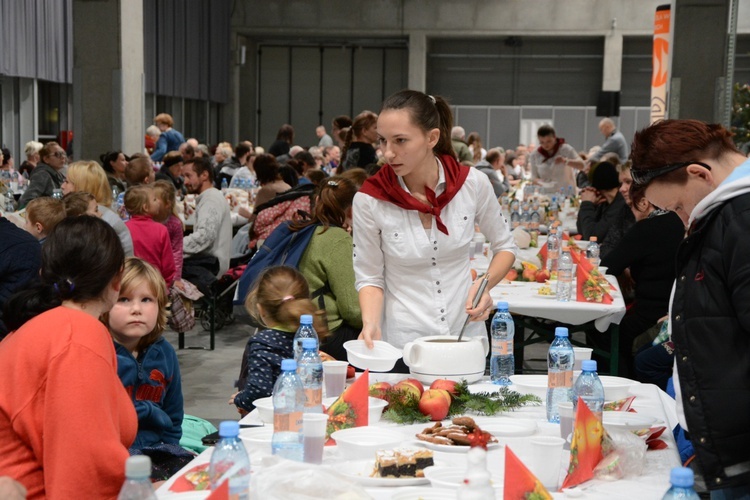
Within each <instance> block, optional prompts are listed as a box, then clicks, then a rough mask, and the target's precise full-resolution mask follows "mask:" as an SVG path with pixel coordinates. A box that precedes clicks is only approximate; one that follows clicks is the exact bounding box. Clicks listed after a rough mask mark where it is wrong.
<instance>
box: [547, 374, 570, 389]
mask: <svg viewBox="0 0 750 500" xmlns="http://www.w3.org/2000/svg"><path fill="white" fill-rule="evenodd" d="M547 387H549V388H550V389H557V388H558V387H568V388H570V387H573V370H566V371H564V372H549V373H548V374H547Z"/></svg>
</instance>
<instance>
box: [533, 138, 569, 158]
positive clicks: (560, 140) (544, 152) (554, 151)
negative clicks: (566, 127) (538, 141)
mask: <svg viewBox="0 0 750 500" xmlns="http://www.w3.org/2000/svg"><path fill="white" fill-rule="evenodd" d="M563 144H565V139H563V138H562V137H558V138H557V142H556V143H555V147H554V148H553V149H552V152H551V153H548V152H547V150H546V149H544V148H543V147H541V146H539V147H538V148H537V152H538V153H539V154H540V155H542V156H543V157H544V161H547V160H549V159H550V158H552V157H553V156H555V155H556V154H557V151H558V150H559V149H560V146H562V145H563Z"/></svg>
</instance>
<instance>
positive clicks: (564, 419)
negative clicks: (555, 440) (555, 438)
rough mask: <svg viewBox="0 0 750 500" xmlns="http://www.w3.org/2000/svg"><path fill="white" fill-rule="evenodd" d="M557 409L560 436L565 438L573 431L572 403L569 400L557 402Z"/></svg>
mask: <svg viewBox="0 0 750 500" xmlns="http://www.w3.org/2000/svg"><path fill="white" fill-rule="evenodd" d="M557 410H558V411H559V412H560V437H561V438H563V439H565V440H567V439H568V436H569V435H570V434H571V433H572V432H573V420H574V419H575V411H574V410H573V403H572V402H570V401H565V402H562V403H558V404H557Z"/></svg>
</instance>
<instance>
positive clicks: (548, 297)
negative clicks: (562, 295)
mask: <svg viewBox="0 0 750 500" xmlns="http://www.w3.org/2000/svg"><path fill="white" fill-rule="evenodd" d="M534 297H536V298H537V299H556V298H557V295H554V294H553V295H542V294H541V293H535V294H534Z"/></svg>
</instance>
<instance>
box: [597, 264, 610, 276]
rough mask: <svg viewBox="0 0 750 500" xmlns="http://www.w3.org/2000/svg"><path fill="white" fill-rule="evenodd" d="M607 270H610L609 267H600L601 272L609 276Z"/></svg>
mask: <svg viewBox="0 0 750 500" xmlns="http://www.w3.org/2000/svg"><path fill="white" fill-rule="evenodd" d="M607 269H609V268H608V267H607V266H599V272H600V273H601V274H602V276H603V275H605V274H607Z"/></svg>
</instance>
